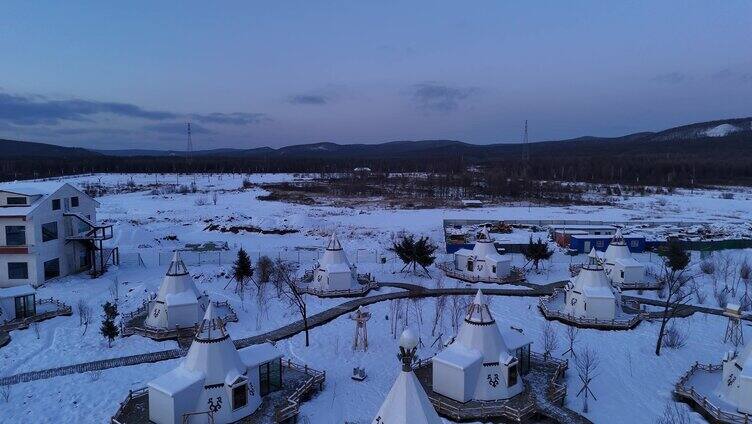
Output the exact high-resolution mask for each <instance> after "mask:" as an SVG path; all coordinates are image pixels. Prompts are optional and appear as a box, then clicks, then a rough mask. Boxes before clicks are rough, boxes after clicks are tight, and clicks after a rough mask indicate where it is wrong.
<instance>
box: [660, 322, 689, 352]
mask: <svg viewBox="0 0 752 424" xmlns="http://www.w3.org/2000/svg"><path fill="white" fill-rule="evenodd" d="M688 337H689V336H688V335H687V333H686V331H682V330H681V329H680V328H679V327H677V326H676V323H675V322H672V323H671V324H669V326H668V328H666V335H665V336H664V337H663V346H665V347H667V348H669V349H679V348H682V347H684V346H686V345H687V339H688Z"/></svg>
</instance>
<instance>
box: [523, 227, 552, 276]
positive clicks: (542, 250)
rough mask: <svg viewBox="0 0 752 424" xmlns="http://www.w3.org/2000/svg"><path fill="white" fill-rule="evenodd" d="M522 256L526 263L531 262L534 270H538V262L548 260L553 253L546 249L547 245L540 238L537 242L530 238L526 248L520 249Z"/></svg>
mask: <svg viewBox="0 0 752 424" xmlns="http://www.w3.org/2000/svg"><path fill="white" fill-rule="evenodd" d="M522 254H523V255H525V259H527V260H528V262H530V261H532V262H533V266H535V270H536V271H537V270H538V265H539V264H540V261H542V260H547V259H549V258H550V257H551V256H552V255H553V254H554V251H553V250H551V249H549V248H548V243H546V242H545V241H543V240H542V239H541V238H540V237H539V238H538V240H537V241H535V242H534V241H533V236H532V235H531V236H530V241H529V242H528V244H527V246H525V247H524V248H523V249H522Z"/></svg>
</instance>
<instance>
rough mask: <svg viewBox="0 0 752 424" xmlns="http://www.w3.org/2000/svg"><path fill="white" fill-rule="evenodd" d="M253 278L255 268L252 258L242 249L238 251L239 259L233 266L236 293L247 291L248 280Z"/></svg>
mask: <svg viewBox="0 0 752 424" xmlns="http://www.w3.org/2000/svg"><path fill="white" fill-rule="evenodd" d="M252 276H253V267H252V266H251V258H250V257H249V256H248V253H246V251H245V250H244V249H243V248H242V247H241V248H240V250H238V257H237V258H236V259H235V262H234V263H233V264H232V278H233V279H234V280H235V282H236V285H235V292H236V293H237V292H242V291H243V289H245V283H246V280H248V279H249V278H251V277H252Z"/></svg>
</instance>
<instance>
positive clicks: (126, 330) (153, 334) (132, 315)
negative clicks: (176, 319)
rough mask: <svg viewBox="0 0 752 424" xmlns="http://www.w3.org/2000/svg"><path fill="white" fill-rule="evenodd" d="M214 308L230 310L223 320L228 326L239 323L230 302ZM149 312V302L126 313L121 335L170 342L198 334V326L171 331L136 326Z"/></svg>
mask: <svg viewBox="0 0 752 424" xmlns="http://www.w3.org/2000/svg"><path fill="white" fill-rule="evenodd" d="M214 306H217V307H225V308H228V309H229V310H230V313H229V314H227V315H225V316H224V317H223V318H222V322H224V323H225V324H227V323H228V322H237V321H238V314H237V313H235V310H234V309H233V308H232V306H231V305H230V302H229V301H226V300H225V301H219V300H218V301H215V302H214ZM148 310H149V302H146V301H144V303H143V304H142V305H141V306H139V307H138V309H136V310H135V311H132V312H127V313H124V314H123V316H122V320H121V321H120V334H121V335H122V336H123V337H127V336H132V335H134V334H139V335H142V336H144V337H148V338H150V339H153V340H158V341H160V340H170V339H176V338H178V337H180V336H181V335H182V334H196V331H198V324H197V325H194V326H191V327H176V328H173V329H170V330H165V329H158V328H149V327H147V326H146V325H135V324H134V323H133V321H134V320H136V319H137V318H140V317H141V316H144V317H145V316H146V314H147V312H148Z"/></svg>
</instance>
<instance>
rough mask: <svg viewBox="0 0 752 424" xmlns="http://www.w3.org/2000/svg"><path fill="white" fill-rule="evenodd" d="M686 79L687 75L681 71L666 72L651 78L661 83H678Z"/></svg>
mask: <svg viewBox="0 0 752 424" xmlns="http://www.w3.org/2000/svg"><path fill="white" fill-rule="evenodd" d="M685 79H687V76H686V75H685V74H683V73H681V72H669V73H666V74H660V75H656V76H654V77H653V78H652V80H653V81H655V82H659V83H661V84H679V83H680V82H682V81H684V80H685Z"/></svg>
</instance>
